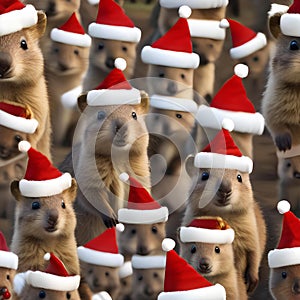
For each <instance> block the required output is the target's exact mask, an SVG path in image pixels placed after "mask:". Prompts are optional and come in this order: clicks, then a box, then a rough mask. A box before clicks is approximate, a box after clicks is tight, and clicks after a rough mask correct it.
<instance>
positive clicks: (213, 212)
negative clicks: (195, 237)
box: [183, 156, 266, 292]
mask: <svg viewBox="0 0 300 300" xmlns="http://www.w3.org/2000/svg"><path fill="white" fill-rule="evenodd" d="M193 162H194V158H193V157H192V156H190V157H189V158H188V159H187V162H186V168H187V170H188V173H189V174H190V175H191V176H192V177H193V179H194V180H195V183H196V186H195V189H194V190H193V191H192V193H191V196H190V198H189V199H188V203H187V209H186V212H185V216H184V219H183V225H187V224H189V223H190V222H191V221H192V220H193V219H194V218H195V217H199V216H220V217H222V218H223V219H224V220H225V221H227V222H228V224H230V226H231V227H232V228H233V230H234V231H235V239H234V242H233V247H234V255H235V265H236V267H237V270H238V272H239V273H240V274H243V276H244V277H245V279H246V282H247V288H248V292H253V291H254V289H255V288H256V286H257V283H258V270H259V266H260V262H261V259H262V255H263V253H264V249H265V243H266V225H265V222H264V219H263V216H262V213H261V211H260V208H259V205H258V203H257V202H256V201H255V200H254V197H253V192H252V187H251V183H250V178H249V174H246V173H241V172H239V171H237V170H229V169H224V170H222V169H211V170H208V169H196V168H195V167H194V165H193ZM203 172H208V173H209V179H208V180H207V181H203V180H202V176H201V175H202V173H203ZM237 175H241V176H242V182H239V181H238V179H237ZM224 193H229V196H228V194H224ZM224 195H226V196H224ZM199 205H200V207H199Z"/></svg>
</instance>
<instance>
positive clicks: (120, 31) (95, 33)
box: [88, 22, 142, 43]
mask: <svg viewBox="0 0 300 300" xmlns="http://www.w3.org/2000/svg"><path fill="white" fill-rule="evenodd" d="M88 33H89V35H90V36H92V37H95V38H100V39H107V40H118V41H123V42H131V43H138V42H139V41H140V39H141V36H142V32H141V30H140V29H139V28H137V27H127V26H113V25H106V24H99V23H95V22H94V23H91V24H90V25H89V28H88Z"/></svg>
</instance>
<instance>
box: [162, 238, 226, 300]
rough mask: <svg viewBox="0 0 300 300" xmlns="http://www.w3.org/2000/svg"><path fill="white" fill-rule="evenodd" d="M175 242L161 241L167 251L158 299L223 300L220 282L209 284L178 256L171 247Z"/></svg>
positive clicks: (222, 288)
mask: <svg viewBox="0 0 300 300" xmlns="http://www.w3.org/2000/svg"><path fill="white" fill-rule="evenodd" d="M174 245H175V242H174V241H173V240H171V239H165V240H164V241H163V249H164V250H165V251H168V252H167V260H166V269H165V282H164V291H163V292H162V293H160V294H159V295H158V298H157V299H158V300H179V299H180V300H182V299H184V300H196V299H197V300H202V299H203V300H224V299H226V291H225V288H224V287H223V286H222V285H220V284H215V285H213V284H211V283H210V282H209V281H208V280H206V279H205V278H204V277H202V276H201V275H200V274H199V273H198V272H197V271H196V270H195V269H194V268H193V267H192V266H191V265H189V264H188V263H187V262H186V261H185V260H184V259H183V258H182V257H180V256H179V255H178V254H177V253H176V252H175V251H174V250H171V249H173V247H174Z"/></svg>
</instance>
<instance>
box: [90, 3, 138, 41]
mask: <svg viewBox="0 0 300 300" xmlns="http://www.w3.org/2000/svg"><path fill="white" fill-rule="evenodd" d="M88 32H89V35H91V36H92V37H95V38H102V39H108V40H118V41H124V42H132V43H138V42H139V41H140V39H141V35H142V33H141V30H140V29H139V28H137V27H135V26H134V24H133V22H132V21H131V20H130V19H129V17H128V16H127V15H126V14H125V13H124V10H123V8H122V7H121V6H119V5H118V4H117V3H116V2H114V1H113V0H101V1H100V2H99V6H98V15H97V19H96V22H93V23H91V24H90V25H89V28H88Z"/></svg>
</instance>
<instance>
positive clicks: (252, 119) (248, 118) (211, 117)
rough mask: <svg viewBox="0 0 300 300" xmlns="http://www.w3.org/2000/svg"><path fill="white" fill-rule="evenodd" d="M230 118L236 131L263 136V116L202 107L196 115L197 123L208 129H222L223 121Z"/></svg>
mask: <svg viewBox="0 0 300 300" xmlns="http://www.w3.org/2000/svg"><path fill="white" fill-rule="evenodd" d="M224 118H229V119H231V120H232V121H233V123H234V130H235V131H238V132H243V133H251V134H255V135H261V134H262V133H263V132H264V129H265V118H264V117H263V115H262V114H260V113H258V112H256V113H247V112H239V111H230V110H224V109H219V108H215V107H210V106H206V105H200V106H199V108H198V111H197V114H196V119H197V122H198V123H199V124H200V125H201V126H203V127H207V128H213V129H217V130H221V129H222V121H223V119H224Z"/></svg>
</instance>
